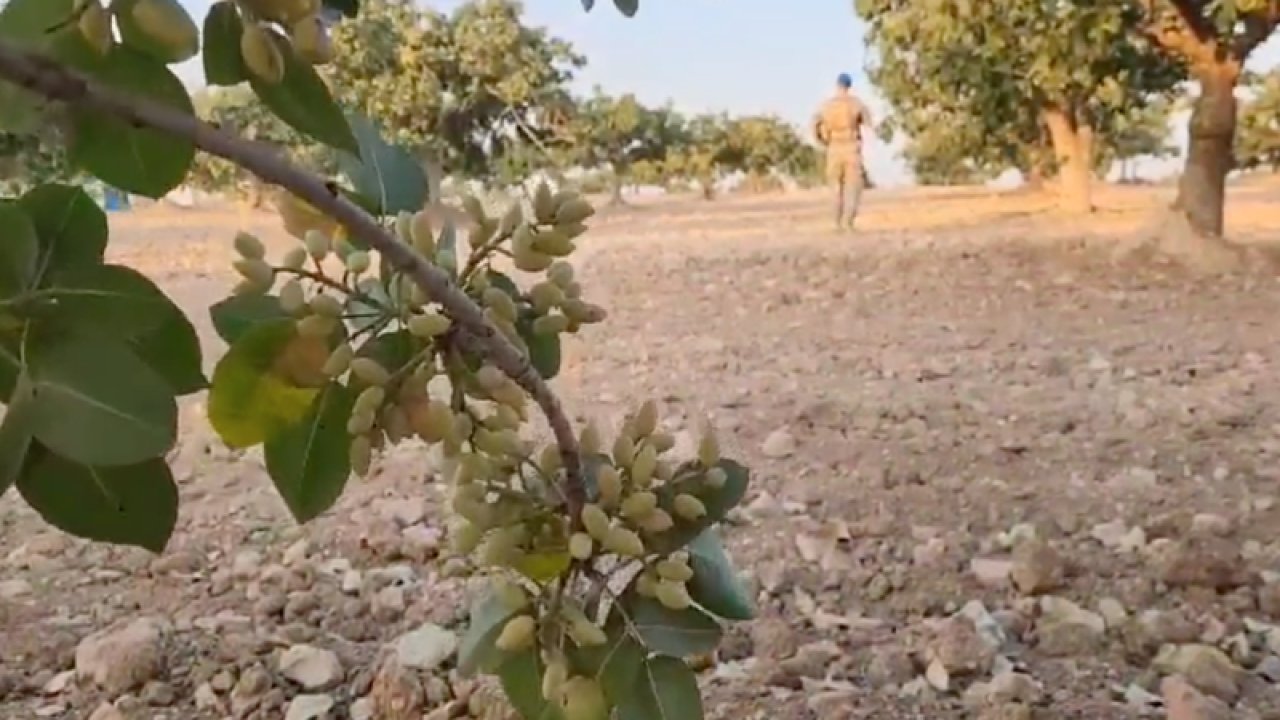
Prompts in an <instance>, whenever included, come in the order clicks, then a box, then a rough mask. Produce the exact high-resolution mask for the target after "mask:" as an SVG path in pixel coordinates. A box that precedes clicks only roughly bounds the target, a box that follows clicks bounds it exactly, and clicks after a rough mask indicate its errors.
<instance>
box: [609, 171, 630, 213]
mask: <svg viewBox="0 0 1280 720" xmlns="http://www.w3.org/2000/svg"><path fill="white" fill-rule="evenodd" d="M622 184H623V182H622V175H620V174H619V173H617V172H616V171H615V172H614V173H613V187H612V192H611V194H610V196H609V204H610V205H625V204H626V201H625V200H623V199H622Z"/></svg>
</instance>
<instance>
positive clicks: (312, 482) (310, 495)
mask: <svg viewBox="0 0 1280 720" xmlns="http://www.w3.org/2000/svg"><path fill="white" fill-rule="evenodd" d="M353 403H354V398H353V397H352V394H351V391H349V390H348V389H347V388H346V387H344V386H342V385H339V384H337V383H331V384H329V385H327V386H326V387H325V388H324V389H323V390H321V391H320V394H319V395H318V396H317V397H316V399H315V401H314V402H312V404H311V408H310V410H309V411H308V412H307V416H306V417H305V418H303V420H302V422H300V423H298V424H297V425H294V426H293V427H291V428H289V429H287V430H285V431H283V432H281V433H280V434H279V435H276V436H275V437H273V438H271V439H270V440H267V443H266V446H265V447H264V448H263V450H264V454H265V456H266V461H267V473H268V474H270V475H271V481H272V482H273V483H275V486H276V491H278V492H279V493H280V497H281V498H283V499H284V502H285V505H287V506H288V507H289V512H290V513H292V514H293V517H294V519H295V520H297V521H298V522H300V523H305V522H308V521H309V520H312V519H313V518H315V517H317V516H318V515H320V514H321V513H323V512H325V511H326V510H328V509H329V508H331V507H333V504H334V503H335V502H337V500H338V498H339V497H341V496H342V490H343V488H345V487H346V485H347V478H348V477H349V476H350V475H351V459H350V456H349V455H348V452H349V450H350V447H351V438H350V437H349V436H348V435H347V420H348V418H350V417H351V406H352V404H353Z"/></svg>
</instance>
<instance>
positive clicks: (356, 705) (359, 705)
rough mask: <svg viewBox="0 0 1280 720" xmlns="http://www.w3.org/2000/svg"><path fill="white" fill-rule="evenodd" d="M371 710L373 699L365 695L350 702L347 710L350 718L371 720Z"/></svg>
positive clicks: (372, 715) (372, 716) (352, 719)
mask: <svg viewBox="0 0 1280 720" xmlns="http://www.w3.org/2000/svg"><path fill="white" fill-rule="evenodd" d="M373 712H374V707H373V700H372V699H371V698H367V697H366V698H360V699H359V700H356V701H355V702H353V703H351V709H350V710H349V711H348V713H349V714H350V715H351V720H373V718H374V714H373Z"/></svg>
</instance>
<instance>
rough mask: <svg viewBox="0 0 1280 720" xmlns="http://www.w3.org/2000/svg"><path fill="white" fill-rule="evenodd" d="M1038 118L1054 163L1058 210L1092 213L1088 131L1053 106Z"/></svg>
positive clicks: (1091, 175) (1090, 137)
mask: <svg viewBox="0 0 1280 720" xmlns="http://www.w3.org/2000/svg"><path fill="white" fill-rule="evenodd" d="M1042 117H1043V119H1044V124H1045V127H1047V128H1048V129H1049V139H1050V141H1051V142H1052V143H1053V155H1054V157H1055V158H1056V159H1057V161H1058V184H1059V192H1060V193H1061V204H1062V208H1063V209H1064V210H1067V211H1070V212H1074V213H1089V212H1092V211H1093V197H1092V193H1091V191H1092V188H1091V185H1092V182H1093V170H1092V168H1091V165H1092V163H1091V162H1090V161H1091V160H1092V158H1093V130H1092V128H1090V127H1089V126H1088V125H1082V124H1080V123H1079V121H1078V119H1077V118H1076V117H1075V115H1074V114H1073V113H1069V112H1068V111H1066V110H1065V109H1063V108H1060V107H1056V106H1055V107H1049V108H1048V109H1046V110H1045V111H1044V113H1043V115H1042Z"/></svg>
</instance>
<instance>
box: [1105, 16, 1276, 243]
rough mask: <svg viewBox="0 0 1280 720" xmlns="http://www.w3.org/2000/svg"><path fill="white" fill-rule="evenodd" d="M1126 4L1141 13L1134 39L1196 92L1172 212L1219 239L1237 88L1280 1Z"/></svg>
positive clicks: (1270, 28) (1271, 29) (1231, 155)
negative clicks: (1147, 43) (1155, 49)
mask: <svg viewBox="0 0 1280 720" xmlns="http://www.w3.org/2000/svg"><path fill="white" fill-rule="evenodd" d="M1129 2H1130V4H1131V5H1134V6H1136V7H1137V8H1139V9H1141V10H1142V12H1143V13H1144V21H1143V23H1141V24H1139V25H1137V26H1136V27H1135V34H1138V35H1141V36H1143V37H1150V38H1152V39H1153V40H1154V42H1155V43H1157V44H1158V45H1159V46H1160V47H1161V48H1163V49H1164V50H1165V52H1166V53H1167V54H1168V55H1169V56H1170V57H1171V58H1173V59H1175V60H1177V61H1178V62H1180V63H1182V64H1184V65H1185V66H1186V68H1187V69H1188V71H1189V72H1190V75H1191V77H1192V78H1193V79H1194V80H1195V81H1196V82H1197V83H1198V84H1199V86H1200V91H1199V94H1198V95H1197V96H1196V100H1195V104H1194V106H1193V109H1192V114H1191V121H1190V123H1189V124H1188V126H1187V159H1186V164H1185V166H1184V167H1183V171H1182V177H1181V179H1180V181H1179V184H1178V197H1177V200H1176V201H1175V202H1174V207H1175V209H1176V210H1177V211H1178V212H1180V213H1182V214H1183V215H1184V216H1185V217H1186V219H1187V221H1188V222H1189V223H1190V225H1191V227H1192V229H1194V230H1195V231H1196V232H1198V233H1201V234H1203V235H1209V236H1216V235H1221V234H1222V228H1223V218H1224V210H1225V206H1226V179H1227V174H1228V173H1230V172H1231V169H1232V166H1233V159H1234V153H1233V151H1232V148H1233V145H1234V141H1235V132H1236V120H1237V118H1236V115H1237V111H1238V108H1237V107H1236V97H1235V89H1236V85H1237V84H1238V83H1239V82H1240V79H1241V75H1242V73H1243V72H1244V65H1245V62H1246V61H1247V60H1248V59H1249V56H1250V55H1251V54H1252V53H1253V51H1254V50H1255V49H1257V47H1258V46H1259V45H1261V44H1262V43H1264V42H1266V40H1267V38H1269V37H1271V34H1272V32H1274V31H1275V29H1276V26H1277V25H1278V24H1280V0H1129Z"/></svg>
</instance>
